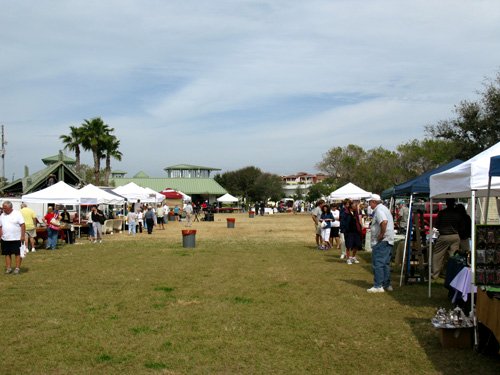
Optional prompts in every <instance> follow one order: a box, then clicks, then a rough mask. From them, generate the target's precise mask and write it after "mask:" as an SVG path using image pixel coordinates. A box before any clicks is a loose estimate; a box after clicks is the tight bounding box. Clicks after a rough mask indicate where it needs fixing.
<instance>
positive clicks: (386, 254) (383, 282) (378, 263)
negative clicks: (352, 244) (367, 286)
mask: <svg viewBox="0 0 500 375" xmlns="http://www.w3.org/2000/svg"><path fill="white" fill-rule="evenodd" d="M391 255H392V245H390V244H389V242H387V241H381V242H379V243H377V244H376V245H374V246H372V267H373V286H374V287H375V288H380V287H383V288H387V287H388V286H389V285H391Z"/></svg>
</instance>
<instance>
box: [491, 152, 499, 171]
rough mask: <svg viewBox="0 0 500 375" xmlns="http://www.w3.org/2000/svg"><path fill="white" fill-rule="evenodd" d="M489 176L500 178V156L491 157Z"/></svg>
mask: <svg viewBox="0 0 500 375" xmlns="http://www.w3.org/2000/svg"><path fill="white" fill-rule="evenodd" d="M489 175H490V176H500V155H498V156H492V157H491V159H490V172H489Z"/></svg>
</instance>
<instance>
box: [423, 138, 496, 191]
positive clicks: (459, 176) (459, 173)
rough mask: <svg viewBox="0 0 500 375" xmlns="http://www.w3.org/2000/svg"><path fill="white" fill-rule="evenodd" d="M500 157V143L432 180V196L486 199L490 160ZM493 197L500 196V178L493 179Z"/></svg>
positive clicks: (434, 176) (438, 174)
mask: <svg viewBox="0 0 500 375" xmlns="http://www.w3.org/2000/svg"><path fill="white" fill-rule="evenodd" d="M496 155H500V142H499V143H497V144H496V145H494V146H491V147H490V148H488V149H487V150H485V151H483V152H481V153H480V154H477V155H476V156H474V157H473V158H471V159H469V160H467V161H464V162H463V163H462V164H459V165H457V166H456V167H453V168H451V169H448V170H446V171H444V172H441V173H437V174H434V175H432V176H431V178H430V196H431V197H433V198H460V197H470V196H471V192H472V191H473V190H475V191H476V196H477V197H486V195H487V190H488V172H489V169H490V158H491V157H492V156H496ZM491 195H492V196H495V195H496V196H498V195H500V177H492V179H491Z"/></svg>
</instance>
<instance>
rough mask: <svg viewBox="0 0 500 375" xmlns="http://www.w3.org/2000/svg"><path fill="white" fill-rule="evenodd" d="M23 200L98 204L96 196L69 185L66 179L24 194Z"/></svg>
mask: <svg viewBox="0 0 500 375" xmlns="http://www.w3.org/2000/svg"><path fill="white" fill-rule="evenodd" d="M22 200H23V202H27V203H28V202H31V203H56V204H74V205H80V204H96V203H97V199H96V197H95V196H93V195H91V194H88V193H86V192H84V193H82V192H81V191H80V190H78V189H75V188H74V187H71V186H69V185H68V184H67V183H65V182H64V181H59V182H58V183H56V184H54V185H51V186H49V187H47V188H45V189H42V190H39V191H35V192H34V193H30V194H26V195H23V196H22Z"/></svg>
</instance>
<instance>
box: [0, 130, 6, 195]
mask: <svg viewBox="0 0 500 375" xmlns="http://www.w3.org/2000/svg"><path fill="white" fill-rule="evenodd" d="M6 144H7V141H6V140H5V133H4V126H3V125H2V149H1V150H0V155H1V156H2V182H1V185H3V184H4V183H5V145H6Z"/></svg>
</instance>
